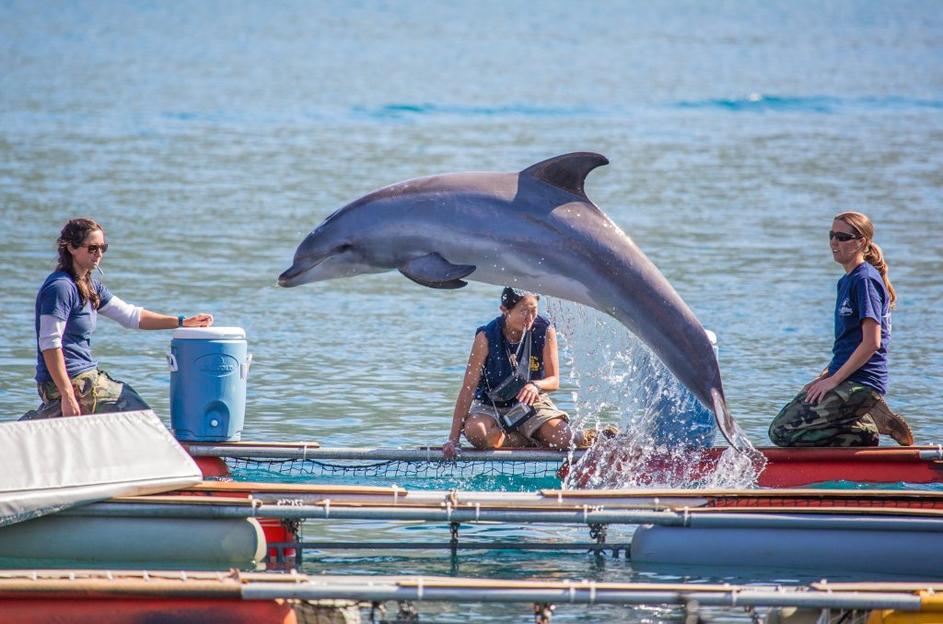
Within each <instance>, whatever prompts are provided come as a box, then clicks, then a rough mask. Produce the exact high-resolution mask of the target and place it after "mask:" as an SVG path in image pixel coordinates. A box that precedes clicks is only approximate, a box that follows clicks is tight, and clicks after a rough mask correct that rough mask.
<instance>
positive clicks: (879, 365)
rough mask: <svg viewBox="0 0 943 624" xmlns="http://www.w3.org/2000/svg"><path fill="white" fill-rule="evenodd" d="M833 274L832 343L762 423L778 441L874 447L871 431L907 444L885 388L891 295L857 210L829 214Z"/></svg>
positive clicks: (867, 225) (869, 230)
mask: <svg viewBox="0 0 943 624" xmlns="http://www.w3.org/2000/svg"><path fill="white" fill-rule="evenodd" d="M828 238H829V244H830V246H831V250H832V257H833V258H834V259H835V262H837V263H839V264H840V265H842V267H843V268H844V269H845V275H844V276H843V277H842V278H841V279H840V280H838V298H837V300H836V303H835V345H834V347H833V348H832V354H833V357H832V361H831V362H830V363H829V365H828V366H827V367H826V368H825V370H823V371H822V373H821V374H820V375H819V376H818V377H816V378H815V379H813V380H812V381H811V382H809V383H808V384H806V386H805V387H804V388H803V389H802V391H801V392H800V393H799V394H798V395H796V397H795V398H794V399H793V400H792V401H791V402H790V403H789V404H788V405H786V407H784V408H783V409H782V411H781V412H779V415H778V416H776V418H775V419H774V420H773V422H772V424H771V425H770V428H769V437H770V439H771V440H772V441H773V443H774V444H776V445H778V446H877V445H878V442H879V434H888V435H890V436H891V437H892V438H894V440H896V441H897V442H898V443H900V444H903V445H910V444H913V433H912V432H911V430H910V427H909V426H908V425H907V423H906V421H904V419H902V418H901V417H900V416H898V415H897V414H894V413H893V412H892V411H891V410H890V408H889V407H888V406H887V403H885V402H884V395H885V394H886V393H887V343H888V341H889V340H890V338H891V309H892V308H893V307H894V304H895V302H896V300H897V295H896V293H895V292H894V287H893V286H891V281H890V280H889V279H888V277H887V262H885V260H884V255H883V254H882V253H881V248H880V247H878V245H877V243H875V242H874V224H872V223H871V220H870V219H868V217H866V216H865V215H863V214H861V213H860V212H842V213H840V214H838V215H835V219H834V221H832V229H831V231H830V232H829V233H828Z"/></svg>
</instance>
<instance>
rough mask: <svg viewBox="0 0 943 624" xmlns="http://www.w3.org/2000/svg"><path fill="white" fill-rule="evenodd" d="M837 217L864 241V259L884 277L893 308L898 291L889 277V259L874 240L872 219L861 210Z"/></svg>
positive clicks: (844, 213) (836, 216)
mask: <svg viewBox="0 0 943 624" xmlns="http://www.w3.org/2000/svg"><path fill="white" fill-rule="evenodd" d="M835 219H836V220H839V221H844V222H845V223H847V224H848V225H849V226H851V228H852V229H853V230H854V231H855V232H857V233H858V235H859V236H860V237H861V239H862V240H863V241H864V259H865V261H867V262H868V263H869V264H871V265H872V266H874V268H875V269H877V270H878V272H879V273H880V274H881V277H882V278H883V279H884V286H886V287H887V292H888V294H889V295H890V297H891V301H890V307H891V308H893V307H894V306H895V305H896V304H897V293H896V292H894V287H893V286H891V280H890V279H888V277H887V261H886V260H884V253H883V252H882V251H881V248H880V247H878V245H877V243H875V242H874V224H873V223H871V219H869V218H868V217H867V215H864V214H862V213H860V212H841V213H839V214H837V215H835Z"/></svg>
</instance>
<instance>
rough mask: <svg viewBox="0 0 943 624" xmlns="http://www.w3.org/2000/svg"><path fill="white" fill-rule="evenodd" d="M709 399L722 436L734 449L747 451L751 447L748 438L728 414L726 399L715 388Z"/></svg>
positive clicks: (742, 451)
mask: <svg viewBox="0 0 943 624" xmlns="http://www.w3.org/2000/svg"><path fill="white" fill-rule="evenodd" d="M711 400H712V401H713V403H714V405H713V408H714V418H715V419H716V420H717V427H718V428H719V429H720V432H721V433H722V434H723V436H724V438H725V439H726V440H727V442H728V443H729V444H730V446H732V447H733V448H734V449H736V450H738V451H740V452H741V453H745V452H748V451H749V450H751V449H752V448H753V445H752V444H750V440H748V439H747V437H746V435H744V433H743V430H742V429H740V426H739V425H737V421H735V420H734V419H733V416H731V415H730V409H729V408H728V407H727V400H726V399H725V398H724V395H723V394H722V393H721V392H720V390H718V389H717V388H712V389H711Z"/></svg>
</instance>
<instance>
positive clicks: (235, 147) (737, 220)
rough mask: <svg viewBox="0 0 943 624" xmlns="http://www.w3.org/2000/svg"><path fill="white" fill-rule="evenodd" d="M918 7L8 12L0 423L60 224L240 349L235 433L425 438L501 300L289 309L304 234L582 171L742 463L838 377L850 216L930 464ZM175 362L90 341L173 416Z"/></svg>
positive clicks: (936, 241) (936, 320) (163, 342)
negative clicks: (644, 264) (715, 387)
mask: <svg viewBox="0 0 943 624" xmlns="http://www.w3.org/2000/svg"><path fill="white" fill-rule="evenodd" d="M941 15H943V12H941V11H939V7H938V6H936V5H934V4H933V3H920V2H898V3H881V2H850V1H849V2H836V3H829V4H827V5H825V6H822V5H820V3H814V2H763V3H759V2H755V3H752V2H745V3H730V4H723V5H721V6H714V5H713V4H704V3H694V2H692V3H686V2H681V3H659V2H656V3H638V4H635V3H623V4H615V3H605V2H591V3H587V4H581V5H573V4H571V3H565V2H551V3H542V4H541V8H540V10H535V7H534V6H533V5H530V4H527V3H500V2H478V3H474V4H464V3H438V2H415V3H408V4H405V3H380V2H360V3H343V2H324V3H316V4H314V3H306V2H283V3H278V4H275V5H272V4H270V3H263V2H201V3H188V2H167V3H146V2H145V3H128V4H125V3H113V2H98V3H91V2H70V3H65V2H63V3H25V2H24V3H18V2H2V3H0V211H2V223H3V227H2V229H0V236H2V245H0V258H2V261H3V265H4V267H5V269H6V270H5V271H4V272H3V274H2V277H0V290H2V292H3V297H2V298H0V314H2V317H3V318H4V319H5V321H6V322H5V323H3V324H2V325H0V345H2V346H3V348H2V350H0V408H2V416H0V417H2V418H4V419H13V418H15V417H17V416H18V415H19V414H21V413H22V412H24V411H26V410H27V409H29V408H31V407H33V406H34V403H35V389H34V385H33V383H32V376H33V362H34V357H35V354H34V336H33V316H32V315H33V300H34V296H35V291H36V289H37V287H38V286H39V284H40V283H41V282H42V280H43V278H44V277H45V275H46V274H47V273H48V272H49V270H51V268H52V264H53V241H54V238H55V235H56V233H57V232H58V229H59V228H60V227H61V225H62V223H63V222H64V221H65V220H66V219H67V218H68V217H71V216H75V215H91V216H93V217H94V218H96V219H97V220H99V221H100V222H101V223H103V224H104V226H105V228H106V231H107V234H108V240H109V242H110V244H111V249H110V251H109V252H108V256H107V258H106V259H105V262H104V264H103V268H104V270H105V272H106V283H107V284H108V286H109V287H110V288H111V289H112V291H113V292H115V293H116V294H118V295H119V296H121V297H122V298H124V299H125V300H127V301H130V302H133V303H135V304H138V305H144V306H145V307H148V308H150V309H154V310H158V311H163V312H167V313H173V314H177V313H190V312H196V311H200V310H207V311H211V312H213V313H214V314H215V315H216V317H217V323H219V324H223V325H239V326H242V327H245V328H246V330H247V332H248V336H249V342H250V351H251V352H252V353H253V355H254V362H255V363H254V365H253V369H252V372H251V375H250V385H249V396H248V415H247V424H246V434H245V437H247V438H251V439H265V440H296V439H315V440H318V441H320V442H321V443H322V444H326V445H331V446H344V445H410V446H413V445H418V444H439V443H441V442H442V441H443V440H444V438H445V436H446V434H447V431H448V423H449V418H450V414H451V408H452V402H453V401H454V398H455V394H456V392H457V389H458V385H459V382H460V380H461V375H462V372H463V370H464V365H465V360H466V358H467V355H468V349H469V347H470V345H471V341H472V338H473V332H474V329H475V327H477V326H478V325H479V324H481V323H483V322H485V321H487V320H489V319H490V318H491V317H492V316H493V315H495V314H496V312H497V310H496V308H497V294H498V293H497V292H496V289H495V288H493V287H489V286H483V285H480V284H475V283H472V284H471V285H470V286H469V287H467V288H465V289H462V290H460V291H455V292H445V291H434V290H430V289H425V288H422V287H420V286H418V285H416V284H413V283H412V282H410V281H408V280H406V279H405V278H402V277H401V276H399V275H398V274H395V273H394V274H388V275H375V276H369V277H360V278H355V279H350V280H341V281H334V282H329V283H322V284H315V285H307V286H304V287H300V288H297V289H290V290H285V289H279V288H277V287H276V286H275V279H276V277H277V275H278V274H279V273H280V272H281V271H282V270H283V269H285V268H286V267H287V266H288V265H289V264H290V261H291V257H292V254H293V251H294V248H295V246H296V245H297V243H298V242H299V241H300V240H301V239H302V238H303V237H304V235H305V234H306V233H307V232H308V231H310V230H311V229H312V228H313V227H314V226H315V225H317V224H318V223H319V222H320V221H321V220H322V219H323V218H324V217H325V216H327V215H328V214H330V213H331V212H332V211H334V210H335V209H337V208H338V207H340V206H342V205H344V204H345V203H347V202H349V201H351V200H352V199H355V198H357V197H359V196H361V195H363V194H364V193H366V192H368V191H370V190H372V189H374V188H377V187H379V186H382V185H385V184H388V183H391V182H395V181H398V180H401V179H405V178H410V177H415V176H421V175H428V174H434V173H440V172H445V171H461V170H499V171H513V170H518V169H522V168H524V167H526V166H528V165H530V164H532V163H533V162H536V161H538V160H542V159H544V158H546V157H549V156H552V155H555V154H558V153H563V152H567V151H574V150H592V151H598V152H601V153H603V154H605V155H606V156H607V157H608V158H609V159H610V161H611V163H612V164H611V165H610V166H608V167H605V168H603V169H600V170H597V171H596V172H593V173H592V174H591V175H590V177H589V179H588V182H587V191H588V194H589V196H590V197H591V198H592V199H593V200H594V201H595V202H596V203H597V204H598V205H599V206H600V207H602V208H603V210H605V211H606V212H607V213H608V214H610V215H611V216H612V218H613V219H614V220H615V221H616V222H617V223H618V224H619V225H620V226H622V227H623V228H624V229H625V230H626V232H628V233H629V234H630V236H632V237H633V239H634V240H635V241H636V242H637V243H638V245H639V246H640V247H641V248H642V249H643V250H644V251H645V252H646V253H647V254H648V255H649V256H650V257H651V258H652V260H653V261H654V262H655V263H656V264H657V265H658V267H659V268H660V269H661V271H662V272H663V273H664V274H665V276H666V277H667V278H668V279H669V280H670V281H671V283H672V284H673V285H674V286H675V288H676V289H677V290H678V292H679V293H680V294H681V296H682V297H683V298H684V299H685V300H686V301H687V303H688V304H689V305H690V307H691V308H692V309H693V310H694V311H695V313H696V314H697V316H698V317H699V318H700V319H701V321H702V322H703V324H704V325H705V326H706V327H708V328H711V329H713V330H714V331H715V332H716V333H717V334H718V336H719V343H720V361H721V367H722V371H723V374H724V381H725V385H726V390H727V396H728V400H729V402H730V405H731V409H732V411H733V413H734V415H735V416H736V418H737V419H738V420H739V422H740V423H741V425H742V426H743V427H744V429H745V430H746V432H747V433H748V435H749V437H750V439H751V440H752V441H753V442H754V443H755V444H766V443H768V440H767V438H766V427H767V424H768V422H769V420H770V419H771V418H772V416H773V415H774V414H775V413H776V411H778V409H779V407H781V405H782V404H783V403H785V402H786V401H787V400H788V399H789V398H790V397H791V395H792V394H793V393H794V392H796V390H797V389H798V387H800V386H801V385H802V384H803V383H804V382H805V381H807V380H808V379H809V378H811V377H812V376H814V375H815V374H816V373H817V372H818V371H819V370H821V368H822V367H823V366H824V365H825V364H826V363H827V360H828V358H829V349H830V347H831V332H832V325H831V314H832V308H833V305H834V288H835V282H836V281H837V279H838V278H839V277H840V273H841V270H840V267H838V266H837V265H835V264H834V262H833V261H832V260H831V258H830V253H829V250H828V246H827V241H826V232H827V230H828V226H829V224H830V219H831V216H832V215H833V214H834V213H835V212H837V211H839V210H846V209H855V210H861V211H863V212H866V213H868V214H869V215H871V217H872V218H873V219H874V221H875V223H876V224H877V241H878V242H879V244H881V246H882V247H883V248H884V250H885V253H886V256H887V258H888V261H889V264H890V267H891V277H892V279H893V281H894V285H895V287H896V289H897V292H898V295H899V297H900V300H899V306H898V308H897V310H896V311H895V315H894V332H895V333H894V337H893V342H892V343H891V347H890V361H891V375H892V377H891V390H890V394H889V396H888V400H889V401H890V402H891V404H892V405H893V406H894V407H895V408H897V409H898V410H899V411H900V412H901V413H902V414H904V415H905V416H906V417H907V418H908V419H909V420H910V422H911V423H912V424H913V426H914V430H915V434H916V438H917V441H918V442H919V443H936V442H940V441H943V430H941V426H940V421H939V418H938V414H937V411H938V404H939V402H940V391H939V388H940V387H941V381H943V380H941V371H943V352H941V350H940V349H939V348H938V346H937V344H936V340H937V339H939V338H940V337H941V335H943V320H941V319H943V316H941V314H940V308H941V305H943V236H940V235H939V232H940V231H941V230H943V210H941V206H940V203H941V197H943V193H941V190H943V150H941V147H940V146H941V145H943V63H941V61H940V59H941V58H943V38H941V33H943V17H941ZM585 322H586V323H592V322H593V321H592V320H591V319H590V320H586V321H585ZM606 339H607V340H608V339H609V338H608V337H607V338H606ZM621 339H622V340H624V343H625V345H626V347H628V346H629V345H631V344H632V343H631V340H630V338H629V337H628V336H627V335H625V334H623V335H622V338H621ZM169 340H170V335H169V334H168V333H151V332H129V331H126V330H123V329H121V328H120V327H117V326H116V325H114V324H112V323H109V322H103V323H102V324H101V325H100V327H99V329H98V331H97V332H96V334H95V344H94V347H95V351H96V354H97V356H98V357H99V358H100V360H101V361H102V362H103V365H104V366H105V368H106V369H107V370H109V371H110V372H111V373H112V374H114V375H115V376H117V377H119V378H122V379H125V380H128V381H129V382H131V383H133V385H134V386H135V388H136V389H137V390H138V391H139V392H141V394H143V395H144V396H145V397H146V398H147V399H148V400H149V401H150V402H151V403H152V405H153V406H154V407H155V408H156V409H157V411H158V413H160V414H161V415H162V416H164V417H166V416H167V413H168V386H169V380H168V373H167V370H166V366H165V364H164V359H163V354H164V352H165V351H166V350H167V349H168V345H169ZM600 340H602V339H601V338H600ZM616 347H618V345H616ZM617 351H618V349H617ZM571 372H572V371H564V373H565V374H566V375H570V373H571ZM577 378H579V379H580V386H579V392H581V393H583V395H584V398H586V397H585V395H587V394H588V393H590V392H591V390H590V389H589V386H591V385H594V384H592V383H587V380H586V379H585V378H583V377H578V376H575V377H568V381H567V382H566V383H565V384H564V386H565V387H564V388H563V389H562V391H561V392H560V393H558V398H559V402H560V403H561V404H562V405H563V406H564V407H566V408H568V409H573V408H574V407H575V399H574V397H573V392H574V391H575V390H577V386H576V381H575V380H576V379H577ZM620 383H623V382H620ZM624 383H631V382H630V381H629V382H624ZM607 384H611V381H609V380H605V379H600V380H596V385H601V386H602V388H601V389H600V390H599V391H600V392H611V387H609V386H607ZM577 398H579V396H577ZM589 398H591V397H589ZM622 417H627V416H622ZM528 561H529V560H528ZM574 561H575V562H574ZM368 563H369V562H368ZM364 565H365V566H366V568H370V566H369V565H367V564H366V563H365V564H364ZM396 565H399V564H398V563H397V564H394V567H395V566H396ZM496 565H497V566H498V568H501V567H502V566H503V565H507V562H504V563H501V562H498V563H496ZM512 565H513V558H512ZM592 565H593V564H592V563H591V562H588V561H586V560H584V559H582V558H580V557H576V558H575V559H574V558H572V557H571V558H569V559H567V560H566V561H557V560H554V562H553V563H552V565H550V568H552V569H555V570H560V571H561V574H563V575H568V576H582V575H587V574H590V572H588V571H587V566H589V567H592ZM616 567H618V566H616ZM376 569H388V568H384V567H383V566H379V565H378V566H377V568H376ZM538 572H540V566H535V567H534V570H533V573H534V574H535V575H537V574H538ZM593 573H595V572H593ZM600 574H601V577H602V578H607V579H609V578H623V577H624V575H622V574H620V573H617V572H614V571H613V570H611V569H607V570H605V571H603V572H600ZM626 574H630V572H628V571H627V572H626Z"/></svg>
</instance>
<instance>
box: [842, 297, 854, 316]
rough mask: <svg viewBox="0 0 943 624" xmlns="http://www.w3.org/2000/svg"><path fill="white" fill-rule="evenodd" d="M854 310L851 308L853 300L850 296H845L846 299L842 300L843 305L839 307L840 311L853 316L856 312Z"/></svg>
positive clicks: (844, 314)
mask: <svg viewBox="0 0 943 624" xmlns="http://www.w3.org/2000/svg"><path fill="white" fill-rule="evenodd" d="M854 312H855V311H854V310H852V309H851V301H850V300H849V299H848V297H845V300H844V301H842V302H841V305H840V306H839V307H838V313H839V314H841V315H842V316H851V315H852V314H854Z"/></svg>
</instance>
